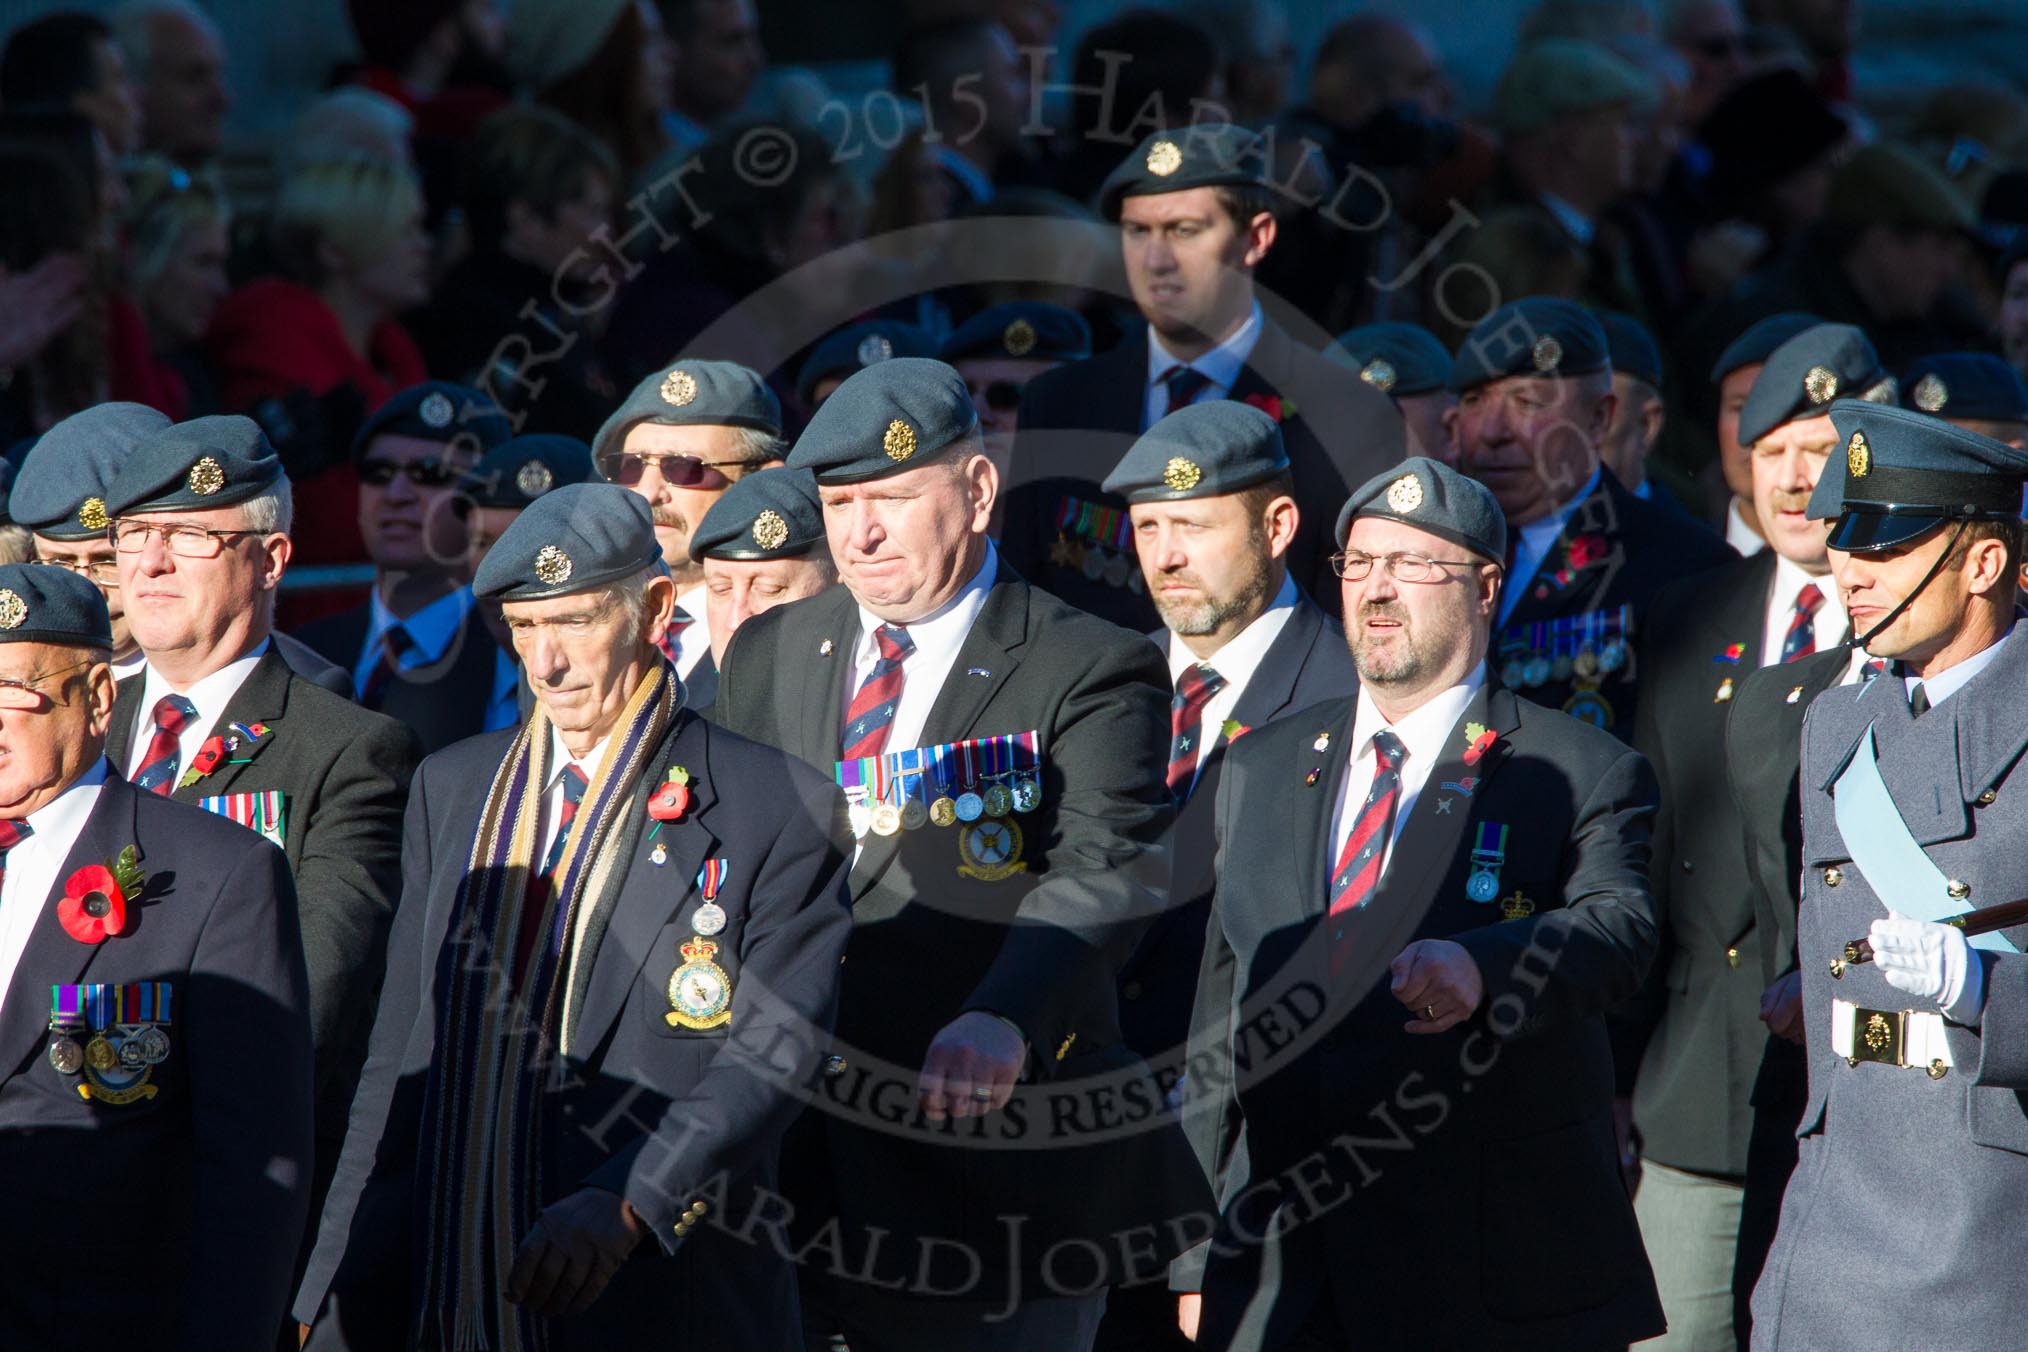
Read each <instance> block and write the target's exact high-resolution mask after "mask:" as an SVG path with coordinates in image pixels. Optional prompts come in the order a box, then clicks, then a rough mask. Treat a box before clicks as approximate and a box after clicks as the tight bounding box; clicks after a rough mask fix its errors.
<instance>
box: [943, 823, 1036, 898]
mask: <svg viewBox="0 0 2028 1352" xmlns="http://www.w3.org/2000/svg"><path fill="white" fill-rule="evenodd" d="M958 858H959V859H960V860H961V861H962V862H961V863H960V864H959V865H958V872H959V873H960V874H963V875H964V876H965V877H967V878H976V879H978V880H979V881H980V882H987V883H994V882H999V881H1000V880H1001V879H1003V878H1011V877H1013V876H1014V875H1015V874H1017V873H1022V872H1025V871H1027V868H1028V865H1027V864H1026V863H1025V862H1023V860H1022V858H1021V828H1020V827H1019V826H1018V825H1016V824H1015V823H1014V822H1012V821H1007V820H1003V819H1000V818H988V819H987V820H985V821H982V822H977V823H974V824H973V825H970V826H967V827H965V828H964V829H963V830H961V831H959V832H958Z"/></svg>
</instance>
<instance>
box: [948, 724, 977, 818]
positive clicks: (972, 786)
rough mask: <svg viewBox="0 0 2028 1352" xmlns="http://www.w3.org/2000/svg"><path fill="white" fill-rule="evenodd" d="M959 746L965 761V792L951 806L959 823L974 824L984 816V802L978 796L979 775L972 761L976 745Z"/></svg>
mask: <svg viewBox="0 0 2028 1352" xmlns="http://www.w3.org/2000/svg"><path fill="white" fill-rule="evenodd" d="M960 745H961V748H962V751H963V754H964V759H965V791H964V792H963V793H961V794H959V795H958V800H957V802H955V803H953V804H952V805H951V806H952V807H953V808H955V809H956V810H957V814H958V820H959V821H961V822H975V821H977V820H979V818H981V817H983V816H985V815H986V800H985V799H983V798H981V797H980V796H979V793H978V786H979V773H978V768H977V765H976V763H975V762H974V761H973V759H972V757H973V753H974V749H975V748H976V746H977V743H976V742H964V743H961V744H960Z"/></svg>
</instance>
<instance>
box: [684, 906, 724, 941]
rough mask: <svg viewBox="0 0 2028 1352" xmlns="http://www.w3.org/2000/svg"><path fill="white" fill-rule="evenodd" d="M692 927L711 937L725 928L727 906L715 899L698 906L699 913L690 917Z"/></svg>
mask: <svg viewBox="0 0 2028 1352" xmlns="http://www.w3.org/2000/svg"><path fill="white" fill-rule="evenodd" d="M690 928H691V929H694V930H696V931H697V932H698V933H699V934H702V935H704V936H705V937H706V938H710V937H711V936H712V935H714V934H716V933H718V932H719V931H720V930H722V929H724V928H725V908H724V907H723V906H720V905H719V904H718V903H717V902H715V901H707V902H705V903H704V904H703V905H702V906H699V907H698V908H697V914H696V915H693V916H691V917H690Z"/></svg>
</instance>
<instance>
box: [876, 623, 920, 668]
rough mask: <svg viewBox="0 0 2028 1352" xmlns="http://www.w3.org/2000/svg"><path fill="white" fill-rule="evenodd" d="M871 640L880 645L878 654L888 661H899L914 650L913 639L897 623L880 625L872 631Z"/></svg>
mask: <svg viewBox="0 0 2028 1352" xmlns="http://www.w3.org/2000/svg"><path fill="white" fill-rule="evenodd" d="M873 641H874V642H875V643H877V644H879V645H880V655H881V656H882V657H884V658H886V659H887V660H888V661H890V662H899V661H900V660H901V659H902V658H904V657H907V656H908V655H909V654H910V653H912V652H914V651H915V640H914V639H912V638H910V637H909V636H908V630H906V629H904V628H903V627H902V626H900V625H898V624H883V625H881V626H880V627H879V628H878V629H876V630H874V631H873Z"/></svg>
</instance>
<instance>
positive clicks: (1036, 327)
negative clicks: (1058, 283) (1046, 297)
mask: <svg viewBox="0 0 2028 1352" xmlns="http://www.w3.org/2000/svg"><path fill="white" fill-rule="evenodd" d="M937 355H938V356H939V357H941V358H942V359H943V360H945V361H949V362H955V361H959V360H961V359H963V358H965V357H1014V358H1019V359H1022V360H1026V361H1083V360H1084V359H1085V358H1086V357H1089V356H1090V355H1091V325H1089V324H1087V323H1085V322H1084V316H1083V315H1080V314H1078V313H1077V312H1076V311H1075V310H1066V309H1064V308H1063V307H1062V306H1061V305H1050V304H1048V303H1046V302H1044V301H1039V300H1017V301H1009V302H1007V303H1006V304H1005V305H992V306H988V307H987V308H985V309H983V310H981V311H979V313H977V314H975V315H973V316H972V317H971V318H970V319H967V320H966V321H965V322H964V323H962V324H960V325H958V327H957V328H956V330H954V331H953V332H952V334H951V336H950V337H948V338H946V339H944V346H943V350H942V351H941V352H939V353H938V354H937Z"/></svg>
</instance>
